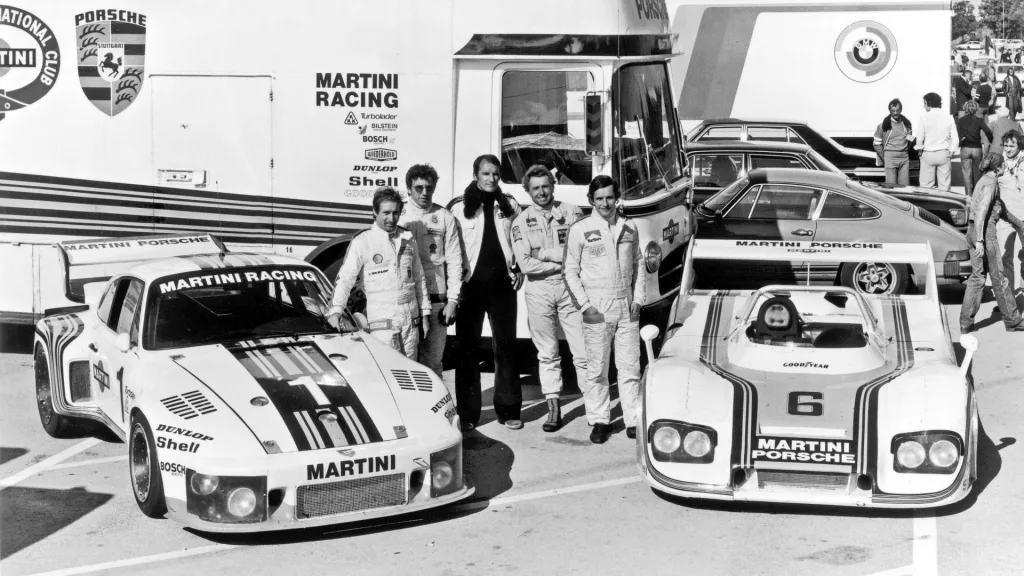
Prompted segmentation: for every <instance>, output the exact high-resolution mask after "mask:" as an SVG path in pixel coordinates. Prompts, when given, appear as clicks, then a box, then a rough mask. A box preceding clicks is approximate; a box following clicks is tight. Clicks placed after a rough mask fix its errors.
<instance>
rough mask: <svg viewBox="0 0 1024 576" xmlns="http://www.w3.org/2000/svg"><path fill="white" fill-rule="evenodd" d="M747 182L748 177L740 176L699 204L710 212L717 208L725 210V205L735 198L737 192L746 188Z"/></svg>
mask: <svg viewBox="0 0 1024 576" xmlns="http://www.w3.org/2000/svg"><path fill="white" fill-rule="evenodd" d="M747 184H750V179H749V178H740V179H739V180H737V181H735V182H733V183H732V184H729V185H728V186H726V187H725V188H723V189H722V191H721V192H719V193H718V194H715V195H714V196H712V197H711V198H708V199H707V200H705V201H704V203H703V204H701V206H702V207H703V208H704V210H705V211H707V212H710V213H712V214H714V213H715V212H716V211H718V210H725V208H726V206H728V205H729V203H730V202H732V200H733V198H735V197H736V195H737V194H739V193H740V192H742V191H744V190H746V189H747Z"/></svg>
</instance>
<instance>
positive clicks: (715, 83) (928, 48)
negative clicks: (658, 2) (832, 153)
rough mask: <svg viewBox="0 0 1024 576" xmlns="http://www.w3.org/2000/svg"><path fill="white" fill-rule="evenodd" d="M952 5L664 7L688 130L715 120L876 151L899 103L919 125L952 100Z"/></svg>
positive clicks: (696, 1) (740, 2) (683, 2)
mask: <svg viewBox="0 0 1024 576" xmlns="http://www.w3.org/2000/svg"><path fill="white" fill-rule="evenodd" d="M950 5H951V2H950V1H949V0H864V1H856V2H855V1H852V0H834V1H822V0H769V1H762V2H750V1H749V0H667V8H668V12H669V17H670V19H671V20H672V31H673V32H675V33H676V34H677V35H678V36H679V45H678V49H679V52H680V55H679V56H677V57H676V58H674V59H673V60H672V73H673V76H674V77H675V79H676V82H677V87H676V89H677V90H678V92H677V94H678V105H679V117H680V120H681V121H682V122H683V126H684V128H685V129H687V130H689V129H690V128H692V127H693V126H695V125H696V124H697V123H698V122H700V121H701V120H705V119H710V118H728V117H733V118H749V119H787V120H797V121H801V122H805V123H807V124H809V125H810V126H812V127H814V128H815V129H817V130H818V131H820V132H821V133H823V134H825V135H826V136H830V137H832V138H833V139H835V140H836V141H838V142H840V143H842V144H845V145H849V146H855V147H859V148H866V149H867V150H870V149H871V136H872V134H873V133H874V130H875V127H876V126H877V125H878V123H879V122H881V120H882V118H883V117H885V115H886V113H887V112H888V110H887V108H886V106H887V104H888V103H889V101H890V100H892V99H893V98H899V99H900V100H901V101H902V102H903V113H904V114H905V115H906V116H907V117H908V118H910V119H911V121H912V122H913V121H916V120H917V118H918V117H919V116H920V115H921V114H922V113H923V112H924V107H923V104H922V99H923V98H922V97H923V96H924V94H926V93H928V92H935V93H936V94H938V95H939V96H942V99H943V104H944V105H945V104H947V99H948V98H949V93H950V74H949V37H950V28H951V26H952V23H951V22H952V20H951V16H952V12H951V6H950Z"/></svg>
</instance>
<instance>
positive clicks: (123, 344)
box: [114, 332, 132, 354]
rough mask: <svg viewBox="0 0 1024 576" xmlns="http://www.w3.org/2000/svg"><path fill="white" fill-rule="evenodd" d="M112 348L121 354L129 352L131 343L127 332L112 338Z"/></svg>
mask: <svg viewBox="0 0 1024 576" xmlns="http://www.w3.org/2000/svg"><path fill="white" fill-rule="evenodd" d="M114 347H115V348H117V349H118V350H120V351H121V353H122V354H123V353H125V352H127V351H129V350H131V348H132V342H131V339H130V338H129V337H128V333H127V332H122V333H120V334H118V335H117V338H114Z"/></svg>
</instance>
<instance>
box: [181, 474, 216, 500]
mask: <svg viewBox="0 0 1024 576" xmlns="http://www.w3.org/2000/svg"><path fill="white" fill-rule="evenodd" d="M219 483H220V479H219V478H217V477H216V476H209V475H207V474H195V475H193V476H192V480H191V481H190V482H189V486H191V487H192V492H194V493H196V494H198V495H200V496H207V495H209V494H212V493H213V491H214V490H216V489H217V484H219Z"/></svg>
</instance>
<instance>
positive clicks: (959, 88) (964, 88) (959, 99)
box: [953, 66, 974, 118]
mask: <svg viewBox="0 0 1024 576" xmlns="http://www.w3.org/2000/svg"><path fill="white" fill-rule="evenodd" d="M973 79H974V78H973V74H972V73H971V70H970V68H967V67H966V66H964V67H963V68H961V70H960V75H959V76H957V77H956V78H954V79H953V93H954V94H955V95H956V116H957V118H959V117H961V116H963V115H964V104H966V103H967V101H968V100H973V96H972V86H971V80H973Z"/></svg>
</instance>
